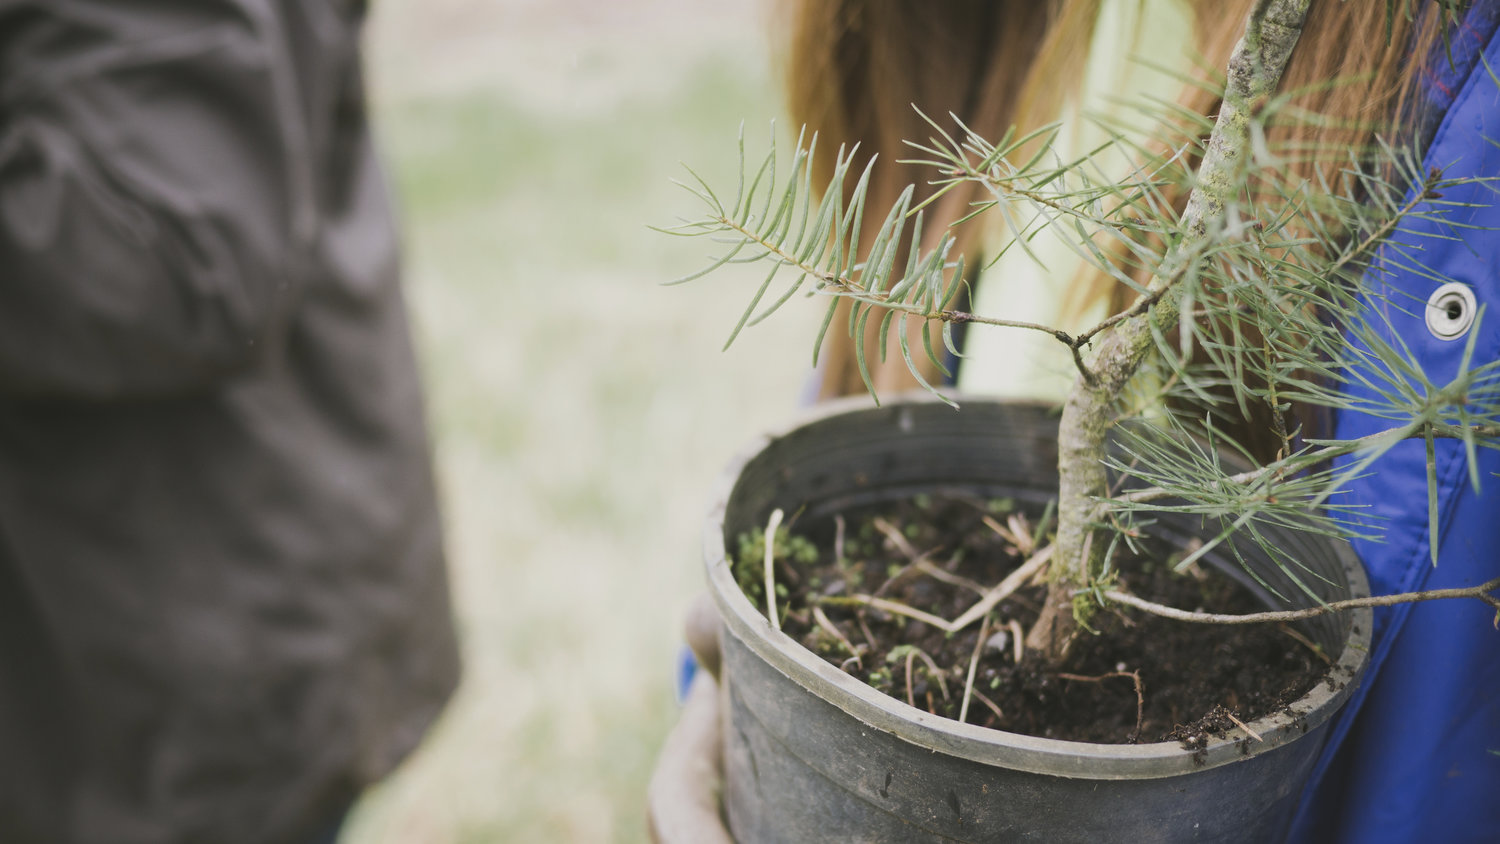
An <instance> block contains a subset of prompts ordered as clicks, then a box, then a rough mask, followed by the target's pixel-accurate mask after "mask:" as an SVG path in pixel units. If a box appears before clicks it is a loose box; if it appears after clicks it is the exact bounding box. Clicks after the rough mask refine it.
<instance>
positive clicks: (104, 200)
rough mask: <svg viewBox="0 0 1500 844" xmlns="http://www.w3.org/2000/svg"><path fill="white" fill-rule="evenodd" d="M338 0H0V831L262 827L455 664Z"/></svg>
mask: <svg viewBox="0 0 1500 844" xmlns="http://www.w3.org/2000/svg"><path fill="white" fill-rule="evenodd" d="M362 6H363V4H362V3H357V2H354V0H0V842H5V844H32V842H38V844H73V843H74V842H77V844H136V843H137V842H141V843H142V844H145V842H150V844H166V842H194V843H195V844H197V843H198V842H203V843H204V844H237V843H238V842H246V844H250V843H251V842H253V843H254V844H267V842H280V841H290V840H295V839H296V838H298V837H299V836H302V835H305V834H307V829H308V826H309V825H310V824H317V823H319V822H325V821H327V820H328V819H329V818H328V815H329V813H330V812H333V811H335V810H336V808H337V807H338V806H340V805H342V804H343V803H345V802H347V801H348V800H349V799H350V798H351V797H352V796H353V795H354V794H355V793H356V792H357V790H358V789H359V788H360V787H361V786H363V785H365V784H367V783H369V782H370V781H371V780H373V779H375V778H377V777H379V776H380V775H382V774H384V773H385V772H387V771H388V770H390V769H391V767H392V766H393V765H394V764H395V763H396V762H397V761H398V760H399V759H401V758H402V756H403V755H405V754H406V753H407V752H408V751H410V750H411V749H412V747H413V746H414V745H415V744H416V743H417V741H418V739H419V737H420V736H421V734H422V732H423V730H424V729H425V728H426V727H427V726H428V725H429V723H430V722H431V721H432V719H433V718H434V717H435V716H436V715H437V713H438V711H439V710H440V708H441V707H442V705H443V702H444V701H445V699H446V698H447V696H448V695H449V693H450V691H451V690H452V688H453V686H454V684H455V682H456V677H457V657H456V649H455V645H454V639H453V630H452V624H451V621H450V615H449V604H448V584H447V581H446V579H445V575H444V570H443V563H442V551H441V542H440V537H439V519H438V514H437V510H436V507H435V504H434V490H433V483H432V476H431V467H430V457H429V446H428V440H427V433H426V430H425V428H424V423H423V417H422V406H421V399H422V397H421V392H420V389H419V385H418V379H417V375H416V371H415V367H414V365H413V357H412V350H411V347H410V343H409V339H408V327H407V319H406V314H405V309H404V306H403V303H402V298H401V292H400V289H399V286H398V271H397V264H398V255H397V249H396V237H395V233H394V227H393V223H392V215H391V208H390V202H389V198H388V196H387V194H386V188H385V182H384V179H383V178H382V174H381V171H380V167H379V164H378V162H377V161H376V159H375V157H374V154H373V152H372V149H371V143H370V136H369V131H368V127H367V125H366V116H365V103H364V99H363V85H362V81H361V74H360V57H359V50H358V43H357V41H358V30H359V26H360V22H361V18H362V16H363V10H362V8H361V7H362Z"/></svg>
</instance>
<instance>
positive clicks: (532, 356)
mask: <svg viewBox="0 0 1500 844" xmlns="http://www.w3.org/2000/svg"><path fill="white" fill-rule="evenodd" d="M372 5H373V7H374V8H373V13H372V20H371V28H370V31H369V42H368V44H369V47H370V53H369V64H370V74H371V78H372V86H373V93H374V98H375V101H376V113H377V116H378V120H379V123H380V135H381V138H382V140H383V142H384V146H385V151H386V154H387V158H388V159H389V162H390V164H391V167H392V171H393V175H394V178H395V180H396V182H397V184H398V187H399V190H400V193H401V197H402V203H403V206H404V215H405V219H406V224H407V247H408V260H407V265H408V295H409V296H410V299H411V304H412V308H413V311H414V313H415V318H416V324H417V331H418V343H419V346H420V351H421V355H422V360H423V363H424V365H425V367H426V370H427V382H428V389H429V394H430V398H431V402H430V415H431V418H432V421H433V425H434V432H435V437H436V441H437V449H438V458H439V469H440V472H441V482H442V486H443V491H444V496H445V504H446V510H447V518H448V536H449V550H450V556H451V561H452V570H453V579H454V594H455V598H456V601H457V612H458V618H459V624H460V632H461V635H462V637H463V643H464V650H465V657H466V668H467V674H466V677H465V682H464V686H463V688H462V690H461V691H460V693H459V695H458V697H457V699H456V700H455V701H454V703H453V705H452V707H451V708H450V709H449V711H448V713H447V715H446V717H445V719H444V720H443V721H442V722H441V724H440V725H439V727H438V729H437V730H436V732H435V733H434V734H433V735H432V736H431V739H430V741H429V742H428V743H427V745H426V746H425V747H424V748H423V749H422V750H421V751H420V752H419V753H418V755H417V756H416V757H415V758H414V759H412V760H411V762H410V763H409V764H408V765H406V767H405V768H403V769H402V770H401V771H400V772H399V774H398V775H397V776H396V777H394V778H393V779H392V780H391V781H389V782H388V783H386V784H385V785H383V786H381V787H380V788H378V789H377V790H376V791H374V792H373V793H372V794H371V795H370V796H369V798H368V799H367V800H366V801H365V802H364V803H363V804H362V805H361V806H360V807H359V809H358V811H357V812H356V814H355V816H354V817H353V818H352V819H351V823H350V826H349V828H348V829H347V831H346V834H345V836H344V838H343V839H342V841H343V842H344V844H376V842H380V843H381V844H386V843H387V842H389V843H390V844H428V842H434V844H446V842H465V844H469V843H470V842H473V843H474V844H483V842H571V841H580V842H591V841H622V842H635V841H644V840H645V837H646V836H645V827H644V823H645V821H644V793H645V786H646V781H647V778H648V776H649V773H650V768H651V764H652V761H653V756H654V754H655V751H656V749H657V748H658V747H659V745H660V743H661V741H662V738H663V737H664V736H665V734H666V731H667V730H668V729H669V728H670V727H671V725H672V723H673V721H674V720H675V718H676V705H675V703H674V702H673V696H672V673H673V661H674V657H675V654H676V650H677V647H678V644H677V643H678V641H679V629H680V619H681V615H682V611H683V609H684V608H685V606H686V604H687V602H688V600H689V598H690V597H691V595H692V594H693V593H694V592H695V591H696V590H697V589H699V588H700V584H701V582H702V575H701V560H700V556H699V542H700V540H699V535H700V531H701V522H702V517H703V514H704V511H705V510H706V508H707V506H708V496H709V493H710V490H711V488H712V487H713V485H714V482H715V480H716V478H717V476H718V473H719V472H720V470H721V468H722V467H723V466H724V465H725V464H726V463H727V462H728V460H729V459H730V458H731V456H732V455H733V454H734V453H735V452H736V451H737V450H738V449H739V448H740V447H741V446H742V445H743V444H744V443H745V442H746V441H747V440H748V439H749V438H751V437H752V436H753V435H755V434H756V433H759V432H761V431H763V430H765V429H766V428H767V427H769V426H772V425H776V424H779V423H781V422H784V421H785V420H786V419H787V418H788V417H789V415H790V413H791V412H792V410H793V408H794V406H795V400H796V395H797V392H798V390H799V388H800V386H801V384H802V382H803V380H804V379H805V377H806V372H807V368H808V364H809V357H810V353H811V338H812V330H813V327H814V326H813V324H814V323H815V322H816V320H817V318H818V316H820V314H818V313H815V312H814V311H815V310H819V309H812V308H796V307H793V308H790V309H789V310H788V312H787V313H785V314H784V315H782V316H781V318H779V319H776V320H772V321H771V322H769V323H767V324H765V325H763V326H761V327H759V328H757V329H754V330H751V331H750V332H748V333H747V334H745V335H743V336H742V337H741V339H740V340H739V341H737V342H736V345H735V347H734V348H733V349H731V350H730V351H728V352H726V353H720V351H719V349H720V347H721V346H722V344H723V341H724V339H725V337H726V336H727V334H728V331H729V330H730V328H731V327H732V326H733V324H734V321H735V320H736V318H737V317H738V314H739V310H740V308H741V307H743V305H744V303H745V302H746V301H747V297H748V296H749V292H750V287H751V286H753V285H754V284H756V283H758V280H759V273H758V272H757V273H754V274H753V275H751V276H748V277H747V276H744V275H739V276H731V275H723V276H720V277H717V278H715V279H713V280H711V281H708V282H704V283H699V284H695V285H689V286H688V287H685V288H672V289H668V288H663V287H661V286H659V285H660V282H662V281H664V280H667V279H670V278H673V277H675V276H678V275H682V274H684V273H686V272H688V271H690V270H692V269H694V268H695V267H696V265H697V263H698V262H699V261H700V260H701V259H702V258H703V257H704V256H705V255H706V254H707V247H708V244H706V243H702V242H697V241H685V240H680V239H673V238H668V237H666V236H663V235H659V234H656V233H653V232H650V231H648V230H647V229H646V226H647V224H666V223H671V222H673V221H674V220H675V218H677V217H678V216H682V215H687V214H691V213H696V212H697V209H696V208H695V206H694V205H693V202H694V200H693V199H692V198H691V197H689V196H688V195H687V194H686V193H684V192H682V191H681V190H680V189H679V188H675V187H674V186H672V185H671V184H670V182H669V180H670V179H672V178H676V177H679V176H682V175H683V171H682V169H681V164H680V163H681V162H686V163H689V164H691V165H692V166H693V167H694V169H696V170H698V171H699V172H700V173H703V174H704V175H705V176H707V177H708V178H709V179H710V182H711V183H714V184H716V185H724V186H725V189H726V190H732V187H733V181H732V174H733V168H734V164H735V138H736V134H737V132H738V127H739V124H740V122H741V121H742V120H743V121H744V122H745V125H746V127H747V128H746V131H747V136H748V137H749V145H750V149H751V150H752V151H753V150H756V149H764V144H765V142H766V138H767V133H768V126H769V123H770V120H771V119H772V118H774V117H776V116H777V114H778V101H777V95H776V86H775V83H774V82H773V81H772V78H771V75H770V72H769V70H768V60H769V49H768V47H767V45H766V41H767V39H766V32H767V21H766V19H765V10H764V9H763V5H764V4H763V3H761V2H745V0H384V2H380V3H375V4H372ZM726 181H728V184H727V185H725V182H726Z"/></svg>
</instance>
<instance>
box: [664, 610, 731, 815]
mask: <svg viewBox="0 0 1500 844" xmlns="http://www.w3.org/2000/svg"><path fill="white" fill-rule="evenodd" d="M722 627H723V625H722V624H721V622H720V621H719V613H718V611H717V610H715V609H714V604H713V600H712V599H710V598H709V596H708V594H707V593H705V594H702V595H699V596H698V598H697V599H696V600H694V601H693V605H692V607H690V608H689V609H688V616H687V624H686V637H687V643H688V647H690V648H692V649H693V655H694V656H696V657H697V658H698V667H699V668H700V670H699V671H698V673H697V675H696V676H694V677H693V682H692V685H691V686H689V687H688V693H687V698H686V700H684V701H683V706H682V715H681V716H680V717H679V718H678V719H677V726H676V727H673V728H672V732H671V733H670V734H669V735H668V736H667V740H666V743H665V744H663V745H662V749H661V755H660V756H659V757H657V760H656V770H655V771H653V772H652V774H651V785H650V786H649V787H648V789H647V792H646V802H647V820H648V822H649V824H650V831H651V839H652V840H653V841H655V842H657V844H734V839H733V838H731V837H730V836H729V830H727V829H726V828H725V827H724V820H723V817H722V815H721V813H720V800H719V794H720V790H721V785H722V783H723V778H724V775H723V768H724V766H723V759H722V751H723V746H722V745H721V744H720V741H719V735H720V722H719V683H718V675H719V655H720V651H719V631H720V630H721V629H722Z"/></svg>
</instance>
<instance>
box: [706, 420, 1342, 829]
mask: <svg viewBox="0 0 1500 844" xmlns="http://www.w3.org/2000/svg"><path fill="white" fill-rule="evenodd" d="M961 404H962V410H960V411H954V410H953V409H951V408H949V407H947V406H946V405H944V404H941V403H939V402H937V401H935V400H933V399H931V398H930V397H923V398H911V399H907V400H903V401H900V402H896V403H892V404H888V405H887V406H886V407H884V408H869V407H868V402H867V401H851V402H839V403H832V404H830V405H828V406H825V407H823V408H821V409H820V410H819V411H818V412H817V413H816V414H815V415H814V416H811V417H809V418H807V419H806V420H804V421H803V422H801V423H800V424H798V425H797V426H795V427H793V428H791V429H789V430H788V431H786V432H785V433H782V434H779V435H776V436H772V437H769V438H766V439H765V440H762V441H761V442H759V443H757V444H756V445H755V447H753V448H752V449H751V450H749V451H747V452H746V453H745V455H744V456H743V458H742V459H740V460H738V461H736V463H735V464H734V466H732V467H731V470H730V472H729V473H728V474H727V475H726V479H725V482H724V487H723V494H722V496H721V497H720V499H719V501H720V504H719V505H718V506H716V508H715V510H714V512H713V513H712V514H711V516H710V519H709V524H708V528H707V531H706V535H705V557H706V562H707V565H708V574H709V581H710V585H711V589H712V592H713V594H714V597H715V600H716V602H717V603H718V606H719V610H720V613H721V615H722V617H723V619H724V622H725V628H726V631H727V635H726V636H725V637H724V651H725V654H724V659H725V662H724V665H725V671H724V674H725V678H726V680H725V699H726V701H727V706H726V718H727V722H726V729H725V730H724V736H725V776H726V788H725V809H726V815H727V818H728V820H729V824H730V827H731V831H732V832H733V834H734V835H735V837H736V840H738V841H740V842H741V844H755V842H781V841H786V842H793V841H796V842H802V841H819V840H841V841H842V840H849V841H869V842H921V841H974V842H978V841H1017V840H1037V841H1049V842H1051V841H1101V840H1122V841H1123V840H1129V841H1275V840H1279V839H1280V838H1281V837H1282V835H1283V833H1284V830H1285V828H1286V825H1287V824H1288V823H1289V821H1290V817H1291V813H1292V811H1293V810H1294V808H1295V805H1296V800H1297V796H1298V794H1299V793H1300V791H1301V787H1302V783H1303V782H1304V781H1305V780H1306V778H1307V775H1308V773H1309V772H1310V770H1311V768H1312V765H1313V764H1314V763H1315V762H1316V760H1317V757H1318V753H1319V751H1320V750H1321V748H1322V745H1323V742H1324V738H1325V731H1326V726H1327V723H1328V721H1329V719H1330V718H1331V717H1332V715H1333V714H1334V713H1335V712H1337V711H1338V708H1339V707H1340V706H1341V705H1342V704H1343V702H1344V700H1345V699H1346V698H1347V697H1348V696H1349V694H1350V693H1351V692H1352V690H1353V688H1354V686H1355V684H1356V682H1357V680H1358V677H1359V675H1360V673H1361V672H1362V671H1363V668H1364V664H1365V660H1366V656H1367V653H1368V645H1369V630H1370V611H1369V610H1359V611H1354V612H1346V613H1340V614H1336V615H1325V616H1320V617H1318V618H1315V619H1311V620H1308V621H1306V622H1303V623H1301V625H1300V629H1301V632H1302V633H1303V634H1305V635H1306V636H1308V637H1309V638H1310V639H1311V640H1313V641H1314V642H1316V643H1317V644H1318V645H1319V646H1320V647H1321V648H1322V650H1323V652H1324V653H1325V654H1327V655H1329V656H1330V657H1331V658H1332V659H1333V660H1334V665H1333V668H1332V670H1331V672H1330V674H1329V677H1328V680H1327V681H1326V682H1320V683H1319V684H1318V685H1317V686H1315V687H1314V689H1313V690H1312V691H1311V692H1309V693H1308V694H1307V695H1305V696H1304V697H1303V698H1301V699H1300V700H1298V701H1296V702H1295V703H1294V704H1292V706H1291V707H1289V709H1288V711H1284V712H1278V713H1275V714H1272V715H1269V716H1266V717H1263V718H1260V719H1258V720H1256V721H1253V722H1251V724H1250V727H1251V729H1253V730H1254V731H1255V732H1256V733H1257V734H1258V735H1260V736H1261V737H1262V739H1263V741H1260V742H1254V741H1250V740H1248V739H1234V738H1231V739H1228V740H1215V741H1213V742H1212V743H1210V744H1209V745H1208V746H1207V747H1206V748H1204V749H1203V750H1201V751H1192V752H1189V751H1185V750H1183V749H1182V748H1181V747H1180V746H1179V745H1178V744H1176V743H1155V744H1141V745H1103V744H1090V743H1083V742H1065V741H1058V740H1053V739H1041V738H1033V737H1030V736H1023V735H1018V734H1014V733H1006V732H1001V731H998V730H989V729H984V728H981V727H975V726H971V725H967V724H960V723H958V722H956V721H952V720H949V719H945V718H940V717H937V716H934V715H931V714H929V713H927V712H924V711H922V710H920V709H916V708H914V707H911V706H908V705H907V704H905V703H904V702H901V701H898V700H895V699H893V698H890V697H888V696H886V695H884V694H881V693H880V692H877V691H875V690H874V689H872V688H870V687H869V686H866V685H865V684H863V683H861V682H859V681H858V680H856V679H855V678H853V677H851V676H849V675H847V674H845V673H844V672H842V671H839V670H838V669H837V668H836V667H834V666H832V665H829V664H828V663H827V662H825V661H824V660H823V659H821V658H820V657H818V656H816V655H814V654H812V653H811V652H809V651H807V650H806V649H804V648H803V647H802V646H801V645H800V644H798V643H797V642H795V641H794V640H792V639H791V638H790V637H788V636H786V635H784V634H782V633H780V632H778V631H775V630H773V629H772V628H771V626H770V624H769V623H768V622H767V621H766V619H765V617H764V615H763V614H762V612H761V611H760V610H758V609H757V608H756V607H753V606H752V605H751V604H750V602H749V601H748V600H746V599H745V597H744V595H743V594H742V593H741V592H740V590H739V587H738V586H737V585H736V584H735V581H734V577H733V575H732V573H731V571H730V568H729V563H728V560H727V558H726V554H725V548H726V543H727V542H729V541H732V539H733V537H735V536H737V535H739V534H740V533H742V532H745V531H750V530H756V529H764V525H765V523H766V519H767V517H768V516H769V514H770V512H771V511H772V510H773V509H775V508H777V507H781V508H783V509H785V510H786V511H787V512H796V511H798V510H803V513H804V515H803V518H813V517H816V516H818V515H822V514H829V513H833V512H840V511H843V510H845V509H847V508H849V507H857V506H861V505H865V504H870V503H873V502H876V501H885V500H895V499H900V498H902V497H907V496H911V495H913V494H915V493H917V492H933V491H941V490H963V491H967V492H972V493H977V494H980V495H984V496H987V497H999V496H1004V497H1011V498H1015V499H1016V500H1018V501H1021V502H1026V503H1030V504H1031V505H1033V506H1038V507H1039V506H1040V505H1042V504H1044V503H1045V502H1046V501H1047V500H1048V499H1049V498H1050V497H1052V496H1053V495H1054V494H1055V488H1056V483H1055V481H1056V473H1057V470H1056V465H1055V464H1056V453H1057V452H1056V445H1055V441H1054V434H1055V431H1056V424H1057V423H1056V417H1055V415H1054V414H1053V413H1052V412H1051V411H1050V410H1049V409H1047V408H1044V407H1041V406H1038V405H1027V404H1005V403H996V402H988V401H983V400H976V399H967V400H962V401H961ZM1161 527H1162V530H1160V531H1158V534H1159V535H1160V536H1161V538H1162V539H1164V540H1165V541H1168V542H1169V543H1171V544H1172V545H1173V546H1174V547H1182V546H1183V545H1185V544H1186V543H1187V542H1189V541H1190V540H1191V539H1192V538H1193V537H1194V536H1195V535H1196V529H1197V520H1196V519H1193V518H1185V519H1176V520H1172V519H1163V520H1162V523H1161ZM1276 541H1277V542H1278V544H1279V545H1280V546H1281V547H1282V548H1284V549H1286V550H1287V551H1289V552H1290V553H1292V554H1294V555H1296V557H1297V559H1299V561H1301V562H1302V563H1303V564H1304V565H1306V566H1308V567H1309V568H1310V569H1312V570H1313V571H1315V572H1317V573H1318V574H1319V575H1321V577H1322V579H1326V580H1327V581H1328V582H1327V583H1323V582H1321V581H1320V580H1318V579H1314V578H1309V579H1308V582H1310V583H1314V584H1315V588H1317V589H1319V590H1321V591H1320V597H1321V598H1322V599H1323V600H1337V599H1340V598H1344V597H1356V596H1361V595H1365V594H1368V586H1367V584H1366V581H1365V578H1364V574H1363V571H1362V570H1361V568H1360V566H1359V564H1358V561H1357V560H1356V559H1355V557H1354V555H1353V554H1352V552H1351V551H1350V550H1349V549H1348V546H1347V544H1345V543H1342V542H1337V541H1333V540H1329V539H1326V538H1324V537H1315V536H1308V535H1303V534H1294V533H1288V534H1286V535H1283V536H1279V537H1276ZM1254 551H1255V549H1254V548H1253V547H1247V548H1242V549H1241V552H1242V553H1243V554H1244V555H1245V556H1246V557H1247V559H1248V560H1249V561H1250V563H1251V564H1252V565H1254V566H1256V568H1257V572H1258V573H1259V574H1260V575H1261V577H1262V578H1263V579H1265V580H1266V582H1267V583H1268V584H1269V585H1271V586H1272V587H1274V588H1275V589H1276V591H1277V592H1279V593H1280V594H1282V595H1284V596H1287V598H1288V599H1289V600H1287V601H1282V600H1280V599H1277V598H1275V597H1274V596H1273V595H1272V594H1271V593H1270V592H1267V591H1266V590H1265V589H1264V588H1262V587H1260V586H1258V585H1256V584H1255V583H1254V580H1253V579H1252V578H1251V577H1250V576H1249V575H1247V574H1245V573H1244V572H1243V571H1241V570H1240V569H1239V568H1238V565H1237V564H1236V563H1233V562H1230V561H1229V559H1228V558H1225V557H1223V556H1220V557H1217V558H1211V559H1209V560H1208V561H1207V562H1208V564H1210V565H1214V566H1216V567H1219V568H1221V569H1222V570H1224V571H1226V572H1227V573H1229V574H1230V576H1232V577H1235V578H1236V579H1237V580H1239V581H1240V582H1241V583H1244V584H1245V585H1246V586H1247V587H1249V588H1251V589H1252V591H1255V592H1256V593H1257V594H1259V595H1260V596H1261V597H1262V599H1263V600H1264V601H1265V603H1266V604H1267V606H1268V607H1272V608H1277V609H1281V608H1295V607H1299V606H1306V605H1309V604H1311V603H1312V599H1310V598H1308V597H1307V596H1306V595H1303V594H1302V593H1301V592H1300V591H1299V590H1298V589H1297V587H1295V586H1294V585H1293V584H1291V582H1290V580H1289V579H1288V578H1287V577H1286V576H1285V575H1284V574H1283V573H1282V572H1281V571H1280V570H1279V569H1278V568H1277V567H1276V566H1275V565H1274V563H1272V562H1271V561H1270V560H1269V559H1267V558H1265V557H1264V555H1260V554H1256V553H1254Z"/></svg>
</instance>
